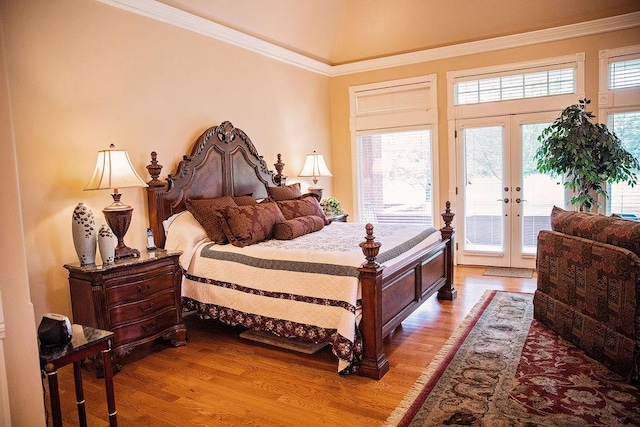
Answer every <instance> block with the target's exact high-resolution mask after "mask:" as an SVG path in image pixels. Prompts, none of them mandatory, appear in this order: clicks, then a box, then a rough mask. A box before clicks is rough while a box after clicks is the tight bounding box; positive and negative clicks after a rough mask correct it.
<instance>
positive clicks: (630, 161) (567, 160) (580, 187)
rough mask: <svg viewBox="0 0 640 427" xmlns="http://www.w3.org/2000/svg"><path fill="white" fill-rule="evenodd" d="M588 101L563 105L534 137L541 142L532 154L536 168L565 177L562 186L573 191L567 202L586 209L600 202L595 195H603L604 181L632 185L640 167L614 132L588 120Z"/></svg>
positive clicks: (589, 118)
mask: <svg viewBox="0 0 640 427" xmlns="http://www.w3.org/2000/svg"><path fill="white" fill-rule="evenodd" d="M589 103H590V101H589V100H588V99H583V100H580V101H579V103H578V104H574V105H571V106H569V107H567V108H565V109H564V111H562V113H561V114H560V116H559V117H558V118H557V119H556V120H555V121H554V122H553V123H552V124H551V125H550V126H549V127H547V128H545V129H544V130H543V131H542V134H541V135H540V136H539V137H538V140H539V141H540V142H541V145H540V147H539V148H538V150H537V152H536V156H535V158H536V160H537V163H536V167H537V169H538V170H539V171H540V172H542V173H551V174H552V175H559V176H564V177H565V180H564V186H565V188H568V189H570V190H572V191H573V192H574V194H575V195H574V197H572V198H571V200H570V203H571V204H572V205H574V206H576V207H578V208H579V209H580V210H581V211H587V212H589V211H590V210H591V209H592V208H593V207H594V206H599V205H600V203H599V202H598V200H597V198H596V195H602V196H603V197H605V198H606V197H607V191H606V184H607V183H614V182H615V183H618V182H626V183H627V184H628V185H630V186H632V187H633V186H634V185H635V184H636V183H637V176H636V173H637V171H638V170H639V169H640V163H639V162H638V159H637V158H636V157H634V155H633V154H631V153H630V152H628V151H627V150H625V149H624V147H623V144H622V142H621V141H620V139H619V138H618V137H617V136H616V134H615V133H613V132H611V131H609V129H607V127H606V126H605V125H604V124H601V123H592V122H591V121H590V120H591V119H593V118H594V117H595V116H594V115H593V114H591V112H589V111H586V106H587V105H588V104H589Z"/></svg>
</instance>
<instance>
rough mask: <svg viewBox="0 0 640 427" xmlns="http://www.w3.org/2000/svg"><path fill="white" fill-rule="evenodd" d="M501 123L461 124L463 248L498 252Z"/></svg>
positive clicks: (501, 235) (500, 246) (501, 237)
mask: <svg viewBox="0 0 640 427" xmlns="http://www.w3.org/2000/svg"><path fill="white" fill-rule="evenodd" d="M502 134H503V128H502V126H489V127H477V128H465V129H464V130H463V141H464V169H465V184H464V185H465V190H464V213H465V218H464V221H465V222H464V224H465V226H464V234H465V235H464V249H465V250H469V251H482V252H495V253H502V252H503V247H504V242H503V240H504V233H503V228H504V225H503V220H502V209H503V202H502V201H499V199H503V198H504V197H505V196H504V191H503V189H502V187H503V184H502V179H503V159H502Z"/></svg>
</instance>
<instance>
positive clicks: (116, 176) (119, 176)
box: [85, 144, 147, 259]
mask: <svg viewBox="0 0 640 427" xmlns="http://www.w3.org/2000/svg"><path fill="white" fill-rule="evenodd" d="M130 187H147V184H146V183H145V182H144V181H143V180H142V178H140V176H139V175H138V174H137V172H136V170H135V169H134V168H133V165H132V164H131V159H129V154H128V153H127V151H126V150H117V149H116V148H115V145H113V144H111V145H110V146H109V149H108V150H101V151H98V159H97V161H96V168H95V170H94V171H93V176H92V177H91V180H89V183H88V184H87V186H86V187H85V191H86V190H106V189H113V194H111V196H112V197H113V203H112V204H111V205H109V206H107V207H106V208H104V209H103V210H102V213H103V214H104V217H105V219H106V220H107V223H108V224H109V227H111V231H113V234H114V235H115V236H116V237H117V238H118V244H117V246H116V251H115V259H120V258H127V257H132V256H133V257H138V256H140V251H138V250H137V249H132V248H130V247H128V246H127V245H125V244H124V236H125V234H127V230H128V229H129V225H130V224H131V215H132V213H133V208H132V207H131V206H129V205H125V204H124V203H122V202H121V201H120V197H121V196H122V194H120V193H119V192H118V189H120V188H130Z"/></svg>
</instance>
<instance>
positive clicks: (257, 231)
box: [216, 202, 285, 247]
mask: <svg viewBox="0 0 640 427" xmlns="http://www.w3.org/2000/svg"><path fill="white" fill-rule="evenodd" d="M216 214H217V215H218V217H219V218H220V223H221V224H222V228H223V230H224V232H225V235H226V237H227V239H228V240H229V242H231V244H232V245H234V246H238V247H243V246H249V245H253V244H254V243H259V242H262V241H264V240H268V239H271V238H272V237H273V230H274V227H275V225H276V224H278V223H280V222H283V221H284V220H285V219H284V217H283V216H282V212H280V209H279V208H278V205H276V204H275V202H271V203H258V204H255V205H250V206H233V207H228V208H226V209H224V210H222V211H217V213H216Z"/></svg>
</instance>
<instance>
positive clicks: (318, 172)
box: [298, 151, 333, 198]
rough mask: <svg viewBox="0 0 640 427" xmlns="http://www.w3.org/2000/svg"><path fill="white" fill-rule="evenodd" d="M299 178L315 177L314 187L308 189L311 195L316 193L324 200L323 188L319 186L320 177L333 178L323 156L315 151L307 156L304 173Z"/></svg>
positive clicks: (301, 172) (303, 168)
mask: <svg viewBox="0 0 640 427" xmlns="http://www.w3.org/2000/svg"><path fill="white" fill-rule="evenodd" d="M298 176H302V177H307V176H311V177H313V185H312V186H311V187H309V188H308V190H309V192H310V193H315V194H317V195H318V196H320V198H322V187H320V186H319V185H318V177H320V176H333V175H331V172H330V171H329V168H328V167H327V164H326V163H325V161H324V157H323V156H322V154H317V153H316V152H315V151H314V152H313V153H312V154H307V158H306V160H305V161H304V166H303V167H302V171H300V173H299V174H298Z"/></svg>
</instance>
